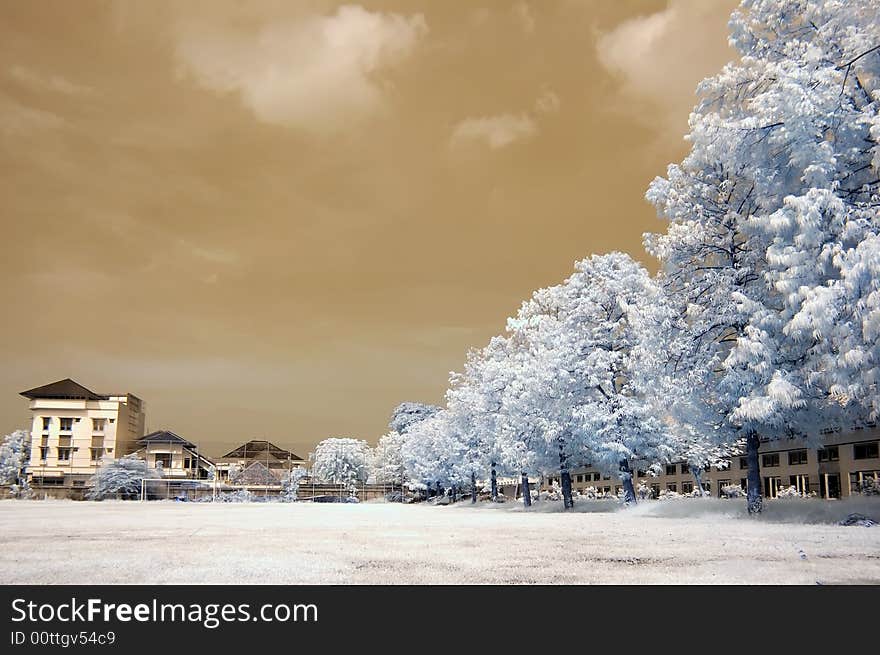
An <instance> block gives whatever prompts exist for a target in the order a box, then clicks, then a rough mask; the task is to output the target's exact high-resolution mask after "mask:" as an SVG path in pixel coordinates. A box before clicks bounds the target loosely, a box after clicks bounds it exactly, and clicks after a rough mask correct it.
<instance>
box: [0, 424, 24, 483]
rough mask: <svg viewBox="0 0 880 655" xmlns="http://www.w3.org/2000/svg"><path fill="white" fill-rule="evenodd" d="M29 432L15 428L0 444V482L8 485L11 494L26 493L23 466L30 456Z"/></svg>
mask: <svg viewBox="0 0 880 655" xmlns="http://www.w3.org/2000/svg"><path fill="white" fill-rule="evenodd" d="M30 450H31V433H30V432H29V431H28V430H15V431H13V432H11V433H9V434H7V435H6V436H5V437H3V443H2V444H0V484H3V485H10V486H11V488H12V492H13V495H16V496H18V495H21V494H24V493H27V490H28V487H27V477H26V473H25V468H26V467H27V463H28V460H29V458H30Z"/></svg>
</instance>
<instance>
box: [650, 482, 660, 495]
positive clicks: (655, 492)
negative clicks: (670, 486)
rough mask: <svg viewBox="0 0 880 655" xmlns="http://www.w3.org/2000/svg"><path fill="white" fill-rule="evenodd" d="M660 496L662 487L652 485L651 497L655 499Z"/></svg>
mask: <svg viewBox="0 0 880 655" xmlns="http://www.w3.org/2000/svg"><path fill="white" fill-rule="evenodd" d="M659 495H660V485H659V484H652V485H651V496H652V497H653V498H656V497H657V496H659Z"/></svg>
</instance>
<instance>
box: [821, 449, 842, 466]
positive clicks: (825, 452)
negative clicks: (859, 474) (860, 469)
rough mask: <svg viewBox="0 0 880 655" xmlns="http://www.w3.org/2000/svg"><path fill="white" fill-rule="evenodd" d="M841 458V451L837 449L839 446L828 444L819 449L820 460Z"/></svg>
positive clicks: (831, 460) (833, 460) (826, 460)
mask: <svg viewBox="0 0 880 655" xmlns="http://www.w3.org/2000/svg"><path fill="white" fill-rule="evenodd" d="M839 459H840V453H839V451H838V450H837V446H828V447H826V448H820V449H819V461H820V462H836V461H837V460H839Z"/></svg>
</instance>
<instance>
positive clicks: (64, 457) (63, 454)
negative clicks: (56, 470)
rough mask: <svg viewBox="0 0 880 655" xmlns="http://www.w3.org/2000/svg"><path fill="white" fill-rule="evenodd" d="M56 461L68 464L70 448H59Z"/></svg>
mask: <svg viewBox="0 0 880 655" xmlns="http://www.w3.org/2000/svg"><path fill="white" fill-rule="evenodd" d="M58 461H59V462H69V461H70V448H59V449H58Z"/></svg>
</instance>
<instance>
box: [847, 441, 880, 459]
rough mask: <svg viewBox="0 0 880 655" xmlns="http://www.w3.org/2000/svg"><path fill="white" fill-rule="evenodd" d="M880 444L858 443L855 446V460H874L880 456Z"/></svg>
mask: <svg viewBox="0 0 880 655" xmlns="http://www.w3.org/2000/svg"><path fill="white" fill-rule="evenodd" d="M877 445H878V442H876V441H875V442H873V443H857V444H855V445H854V446H853V459H874V458H876V457H878V456H880V453H878V447H877Z"/></svg>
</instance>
